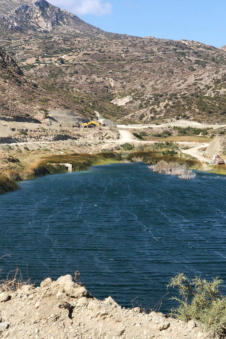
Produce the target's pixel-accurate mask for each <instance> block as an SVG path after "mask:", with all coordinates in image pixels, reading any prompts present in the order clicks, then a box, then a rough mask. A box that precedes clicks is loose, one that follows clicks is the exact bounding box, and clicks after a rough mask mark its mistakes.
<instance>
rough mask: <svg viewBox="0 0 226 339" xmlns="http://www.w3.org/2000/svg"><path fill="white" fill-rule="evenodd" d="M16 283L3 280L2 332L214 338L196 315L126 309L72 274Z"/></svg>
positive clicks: (11, 335)
mask: <svg viewBox="0 0 226 339" xmlns="http://www.w3.org/2000/svg"><path fill="white" fill-rule="evenodd" d="M17 287H18V288H17V289H16V290H15V291H13V290H10V289H9V288H8V285H2V286H1V293H0V315H1V317H0V333H1V338H12V339H16V338H18V339H19V338H23V339H27V338H37V339H39V338H45V339H50V338H61V339H64V338H65V339H71V338H78V339H80V338H83V339H88V338H95V339H101V338H103V339H112V338H124V339H126V338H134V339H140V338H142V339H149V338H150V339H151V338H152V339H154V338H156V339H160V338H164V339H166V338H168V339H175V338H178V339H179V338H180V339H182V338H189V339H197V338H199V339H211V338H213V336H211V335H210V334H208V333H205V332H204V331H203V330H202V328H201V327H200V326H199V325H198V324H196V323H195V322H194V321H190V322H188V323H184V322H182V321H180V320H176V319H172V318H168V317H166V316H165V315H164V314H161V313H156V312H150V313H148V314H146V313H141V310H140V308H134V309H125V308H122V307H120V306H119V305H118V304H117V303H116V302H115V301H114V300H113V299H112V298H111V297H108V298H106V299H105V300H103V301H100V300H97V299H96V298H94V297H93V296H91V295H90V294H89V293H88V291H87V290H86V288H85V287H84V286H82V285H81V284H80V283H76V282H74V280H73V278H72V276H70V275H66V276H63V277H60V278H59V279H57V280H56V281H52V279H50V278H47V279H45V280H44V281H43V282H42V283H41V285H40V287H36V288H35V287H34V286H32V285H22V286H17Z"/></svg>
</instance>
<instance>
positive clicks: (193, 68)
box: [0, 0, 226, 122]
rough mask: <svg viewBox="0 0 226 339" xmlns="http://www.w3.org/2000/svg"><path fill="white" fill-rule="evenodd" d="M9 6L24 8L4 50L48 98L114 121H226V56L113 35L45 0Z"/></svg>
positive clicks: (184, 43)
mask: <svg viewBox="0 0 226 339" xmlns="http://www.w3.org/2000/svg"><path fill="white" fill-rule="evenodd" d="M10 2H11V4H12V3H14V4H15V3H16V4H18V3H20V5H21V3H22V9H21V6H19V7H16V6H15V7H14V12H13V14H12V11H8V12H7V13H8V15H5V16H4V21H5V26H4V27H5V30H4V32H2V35H1V37H0V45H2V46H3V47H4V48H6V50H7V51H8V52H9V53H10V54H11V55H12V56H14V58H15V59H16V61H17V63H18V64H19V66H20V67H21V69H22V70H23V72H24V74H25V76H26V77H27V78H29V79H31V80H35V81H36V82H37V84H38V85H39V86H40V88H43V89H44V90H45V91H46V93H49V95H50V94H51V93H55V94H56V95H58V94H60V95H61V97H62V100H61V101H62V102H63V103H64V105H66V106H69V107H71V108H73V107H74V109H76V110H79V111H80V112H81V114H83V115H84V116H86V117H92V116H94V115H95V114H94V112H95V111H99V112H100V113H101V114H102V115H104V116H105V117H107V118H111V119H113V120H115V121H132V122H133V121H134V122H139V121H142V122H149V121H153V120H166V119H173V118H174V119H175V118H187V119H198V120H200V119H201V120H202V119H204V120H206V121H225V119H226V104H225V102H226V55H225V52H224V50H223V49H218V48H216V47H213V46H208V45H205V44H202V43H199V42H195V41H189V40H180V41H174V40H167V39H157V38H154V37H147V38H140V37H134V36H128V35H120V34H114V33H107V32H104V31H101V30H100V29H98V28H95V27H93V26H91V25H89V24H87V23H85V22H84V21H82V20H80V19H79V18H78V17H76V16H74V15H73V14H70V13H68V12H65V11H62V10H60V9H59V8H57V7H55V6H52V5H50V4H49V3H48V2H47V1H45V0H38V1H28V0H26V1H23V0H20V1H15V0H14V1H13V0H10ZM3 3H4V1H3ZM3 3H2V4H3ZM28 3H30V5H29V4H28ZM12 7H13V6H11V8H12ZM59 13H60V14H59ZM15 26H16V27H17V29H16V30H15V29H12V27H14V28H15ZM121 98H124V99H123V101H120V99H121ZM119 102H126V103H125V104H122V105H121V104H119V105H118V104H117V103H119ZM46 109H47V110H49V109H51V107H50V106H48V104H47V105H46Z"/></svg>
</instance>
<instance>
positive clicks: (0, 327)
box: [0, 321, 9, 331]
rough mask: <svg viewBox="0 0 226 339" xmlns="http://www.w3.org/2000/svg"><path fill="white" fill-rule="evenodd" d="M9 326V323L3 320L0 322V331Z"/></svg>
mask: <svg viewBox="0 0 226 339" xmlns="http://www.w3.org/2000/svg"><path fill="white" fill-rule="evenodd" d="M8 328H9V323H8V322H6V321H5V322H3V323H0V331H4V330H7V329H8Z"/></svg>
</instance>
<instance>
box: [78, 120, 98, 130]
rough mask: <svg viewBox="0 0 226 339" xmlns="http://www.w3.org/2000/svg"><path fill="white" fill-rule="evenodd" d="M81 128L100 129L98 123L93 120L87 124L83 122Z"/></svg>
mask: <svg viewBox="0 0 226 339" xmlns="http://www.w3.org/2000/svg"><path fill="white" fill-rule="evenodd" d="M82 127H85V128H86V127H88V128H89V127H98V128H100V124H99V122H97V121H94V120H92V121H89V122H84V123H83V124H82Z"/></svg>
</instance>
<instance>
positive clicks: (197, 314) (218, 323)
mask: <svg viewBox="0 0 226 339" xmlns="http://www.w3.org/2000/svg"><path fill="white" fill-rule="evenodd" d="M221 284H222V280H220V279H218V278H215V279H213V281H207V280H205V279H200V278H199V277H196V278H194V279H191V280H190V279H188V278H187V277H186V276H185V275H184V274H178V275H177V276H176V277H174V278H173V279H172V280H171V282H170V284H169V287H173V288H177V289H178V297H174V298H173V299H174V300H176V301H177V302H178V304H179V305H178V308H176V309H174V310H172V315H174V316H176V317H177V318H179V319H181V320H184V321H189V320H192V319H193V320H197V321H199V322H200V323H202V324H203V325H204V327H205V328H206V329H208V330H212V331H213V332H214V333H215V334H217V335H219V336H220V337H221V338H225V336H226V297H225V296H223V295H221V293H220V291H219V288H220V285H221Z"/></svg>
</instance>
